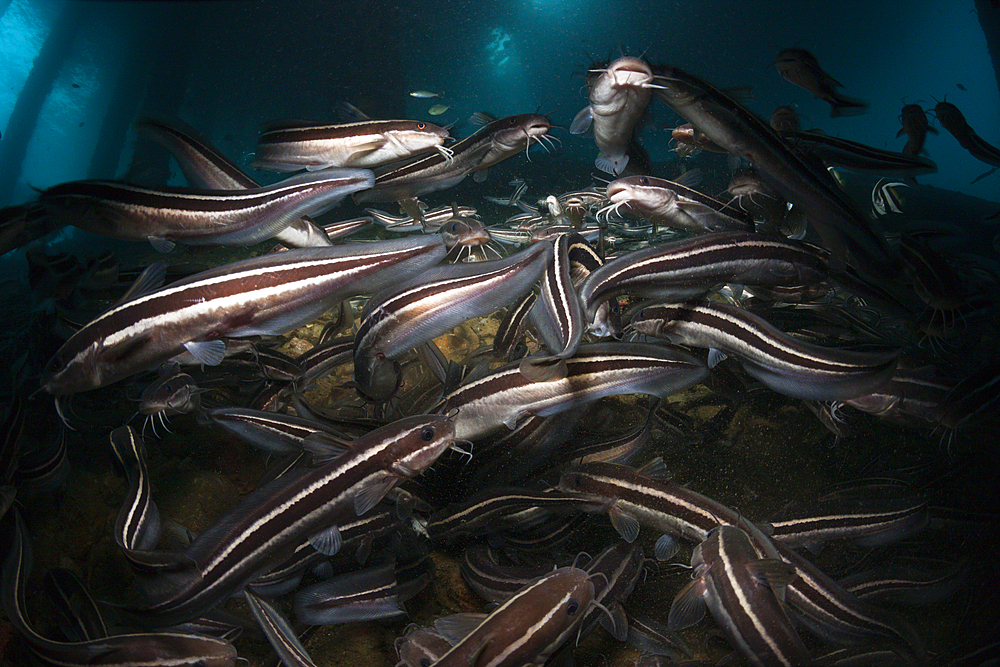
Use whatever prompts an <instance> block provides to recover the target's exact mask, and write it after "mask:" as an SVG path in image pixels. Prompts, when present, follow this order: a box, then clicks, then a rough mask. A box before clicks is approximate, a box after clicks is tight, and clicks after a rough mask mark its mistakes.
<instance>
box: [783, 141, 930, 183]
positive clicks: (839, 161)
mask: <svg viewBox="0 0 1000 667" xmlns="http://www.w3.org/2000/svg"><path fill="white" fill-rule="evenodd" d="M782 136H783V137H784V138H785V140H786V141H788V142H789V143H790V144H792V145H793V146H795V147H796V148H797V149H798V150H800V151H802V152H803V153H807V154H812V155H815V156H817V157H819V159H821V160H822V161H823V163H824V164H825V165H826V166H828V167H841V168H843V169H848V170H850V171H854V172H860V173H863V174H875V175H876V176H920V175H921V174H930V173H932V172H935V171H937V165H936V164H935V163H934V162H933V161H932V160H930V159H928V158H925V157H923V156H922V155H908V154H906V153H896V152H894V151H886V150H882V149H880V148H875V147H874V146H868V145H865V144H862V143H858V142H857V141H849V140H847V139H841V138H839V137H832V136H830V135H829V134H821V133H819V132H803V131H798V132H784V133H782Z"/></svg>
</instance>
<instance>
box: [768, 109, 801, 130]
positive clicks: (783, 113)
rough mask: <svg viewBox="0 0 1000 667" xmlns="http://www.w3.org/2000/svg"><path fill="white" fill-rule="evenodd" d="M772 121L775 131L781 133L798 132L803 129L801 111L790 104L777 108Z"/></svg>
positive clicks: (772, 115)
mask: <svg viewBox="0 0 1000 667" xmlns="http://www.w3.org/2000/svg"><path fill="white" fill-rule="evenodd" d="M770 123H771V127H772V128H773V129H774V131H775V132H777V133H779V134H781V133H783V132H798V131H799V130H801V129H802V126H801V125H800V124H799V112H797V111H796V110H795V109H793V108H792V107H790V106H788V105H786V106H781V107H778V108H777V109H775V110H774V113H773V114H771V120H770Z"/></svg>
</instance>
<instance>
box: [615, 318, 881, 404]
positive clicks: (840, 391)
mask: <svg viewBox="0 0 1000 667" xmlns="http://www.w3.org/2000/svg"><path fill="white" fill-rule="evenodd" d="M631 326H632V328H633V329H635V330H636V331H637V332H639V333H643V334H646V335H649V336H656V337H658V338H665V339H667V340H669V341H670V342H672V343H675V344H680V345H693V346H696V347H704V348H710V349H712V350H718V351H721V352H723V353H725V354H730V355H733V356H734V357H736V358H737V359H738V360H739V361H740V363H741V364H742V365H743V368H744V369H745V370H746V372H747V373H749V374H750V375H752V376H753V377H755V378H757V379H758V380H760V381H761V382H763V383H764V384H765V385H767V386H768V387H770V388H771V389H773V390H774V391H776V392H778V393H780V394H784V395H785V396H791V397H792V398H802V399H807V400H818V401H843V400H847V399H851V398H858V397H859V396H865V395H867V394H870V393H872V392H874V391H878V390H879V389H880V388H882V387H883V386H884V385H885V384H886V383H888V382H889V381H890V380H891V379H892V376H893V373H895V372H896V362H897V359H898V358H899V350H887V351H878V352H858V351H854V350H843V349H839V348H829V347H823V346H821V345H814V344H812V343H806V342H804V341H801V340H799V339H797V338H794V337H792V336H789V335H788V334H786V333H784V332H782V331H780V330H779V329H777V328H775V327H773V326H771V325H770V324H769V323H768V322H766V321H765V320H763V319H761V318H760V317H758V316H756V315H754V314H753V313H751V312H749V311H746V310H744V309H742V308H737V307H735V306H730V305H729V304H724V303H717V302H714V301H698V302H687V303H678V304H662V305H655V306H648V307H646V308H643V309H642V310H641V311H640V312H639V313H638V314H637V315H636V316H635V318H633V320H632V325H631ZM709 365H712V360H710V361H709Z"/></svg>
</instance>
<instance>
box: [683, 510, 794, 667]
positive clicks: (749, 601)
mask: <svg viewBox="0 0 1000 667" xmlns="http://www.w3.org/2000/svg"><path fill="white" fill-rule="evenodd" d="M691 567H692V568H694V574H693V577H694V579H693V580H692V581H691V583H690V584H688V585H687V586H685V587H684V589H683V590H681V592H680V593H679V594H678V595H677V597H676V598H674V603H673V605H672V606H671V607H670V617H669V620H668V622H667V627H668V628H670V629H671V630H680V629H683V628H685V627H688V626H691V625H694V624H695V623H697V622H698V621H699V620H701V617H702V616H703V615H704V613H705V609H706V607H707V608H708V610H709V611H710V612H711V613H712V616H713V617H714V618H715V621H716V622H717V623H718V624H719V626H720V627H722V630H723V631H724V632H725V633H726V636H727V637H728V638H729V641H730V643H731V644H733V645H734V646H736V647H737V648H738V649H739V652H740V653H741V654H742V655H743V657H744V658H746V659H747V660H749V661H750V663H751V664H753V665H758V667H770V666H771V665H778V666H781V665H789V666H791V665H806V664H809V663H811V662H812V658H811V656H810V655H809V651H808V649H806V646H805V644H803V643H802V639H801V638H800V637H799V636H798V634H796V632H795V628H794V627H793V626H792V621H791V619H790V618H789V617H788V614H787V612H786V611H785V609H784V607H783V606H782V605H781V602H780V601H779V600H778V597H777V595H776V594H775V593H774V592H772V590H771V589H775V590H780V589H782V588H784V587H785V586H787V585H788V583H789V582H791V581H792V579H794V577H795V568H793V567H792V566H791V565H789V564H788V563H784V562H782V561H780V560H776V559H762V558H761V557H760V554H758V553H757V549H756V547H754V544H753V541H752V540H751V539H750V537H749V536H748V535H747V534H746V533H744V532H743V531H742V530H741V529H739V528H737V527H735V526H719V527H718V528H715V529H714V530H712V532H711V533H709V535H708V537H707V538H706V539H705V540H704V541H703V542H702V543H701V544H699V545H698V546H697V547H695V549H694V553H692V555H691Z"/></svg>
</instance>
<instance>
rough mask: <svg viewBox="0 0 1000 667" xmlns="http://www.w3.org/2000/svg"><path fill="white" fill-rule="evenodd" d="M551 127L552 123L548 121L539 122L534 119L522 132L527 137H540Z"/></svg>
mask: <svg viewBox="0 0 1000 667" xmlns="http://www.w3.org/2000/svg"><path fill="white" fill-rule="evenodd" d="M551 128H552V124H551V123H549V122H548V121H545V122H544V123H543V122H540V121H536V122H533V123H531V124H529V125H528V126H527V127H525V128H524V133H525V134H527V135H528V136H529V137H540V136H542V135H543V134H548V131H549V130H550V129H551Z"/></svg>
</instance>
